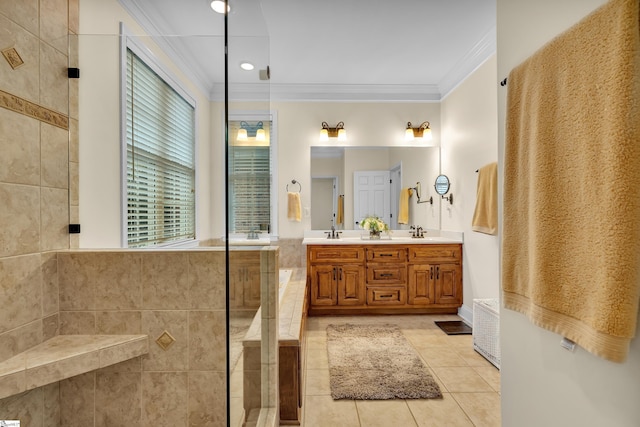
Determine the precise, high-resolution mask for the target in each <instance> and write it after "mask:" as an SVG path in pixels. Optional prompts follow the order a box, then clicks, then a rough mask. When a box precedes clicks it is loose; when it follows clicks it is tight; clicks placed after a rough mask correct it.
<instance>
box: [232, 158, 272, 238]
mask: <svg viewBox="0 0 640 427" xmlns="http://www.w3.org/2000/svg"><path fill="white" fill-rule="evenodd" d="M269 158H270V149H269V146H234V147H231V148H230V150H229V202H230V203H229V219H230V220H229V223H230V225H231V229H230V231H231V232H232V233H248V232H250V231H260V230H262V231H263V232H269V229H270V225H269V224H270V216H271V170H270V169H271V168H270V164H271V163H270V160H269Z"/></svg>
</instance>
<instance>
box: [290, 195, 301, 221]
mask: <svg viewBox="0 0 640 427" xmlns="http://www.w3.org/2000/svg"><path fill="white" fill-rule="evenodd" d="M301 217H302V208H301V206H300V193H292V192H288V193H287V218H288V219H289V221H296V222H300V220H301Z"/></svg>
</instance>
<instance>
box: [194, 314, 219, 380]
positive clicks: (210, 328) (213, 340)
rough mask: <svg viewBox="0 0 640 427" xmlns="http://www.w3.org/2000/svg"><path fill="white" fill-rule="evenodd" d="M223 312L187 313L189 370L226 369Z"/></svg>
mask: <svg viewBox="0 0 640 427" xmlns="http://www.w3.org/2000/svg"><path fill="white" fill-rule="evenodd" d="M225 324H226V320H225V313H224V311H191V312H189V369H190V370H201V371H212V370H221V371H224V370H225V369H226V362H225V360H226V349H225V348H226V345H225V341H226V332H225Z"/></svg>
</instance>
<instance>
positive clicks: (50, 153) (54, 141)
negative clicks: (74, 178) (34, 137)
mask: <svg viewBox="0 0 640 427" xmlns="http://www.w3.org/2000/svg"><path fill="white" fill-rule="evenodd" d="M40 135H41V137H40V168H41V175H40V176H41V185H42V186H43V187H54V188H65V189H66V188H69V131H66V130H64V129H60V128H59V127H56V126H51V125H49V124H47V123H40Z"/></svg>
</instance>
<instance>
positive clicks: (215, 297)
mask: <svg viewBox="0 0 640 427" xmlns="http://www.w3.org/2000/svg"><path fill="white" fill-rule="evenodd" d="M225 274H226V273H225V255H224V251H211V252H201V253H200V252H191V253H189V300H190V302H189V304H190V306H191V308H193V309H203V310H223V309H224V307H225Z"/></svg>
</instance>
